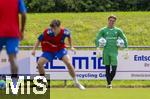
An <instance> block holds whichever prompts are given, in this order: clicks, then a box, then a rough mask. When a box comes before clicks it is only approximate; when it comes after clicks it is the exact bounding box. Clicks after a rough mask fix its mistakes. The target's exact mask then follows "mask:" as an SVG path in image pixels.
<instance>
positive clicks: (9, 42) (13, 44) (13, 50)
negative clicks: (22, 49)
mask: <svg viewBox="0 0 150 99" xmlns="http://www.w3.org/2000/svg"><path fill="white" fill-rule="evenodd" d="M4 46H5V47H6V51H7V54H8V55H10V54H17V53H18V51H19V39H18V38H0V51H2V49H3V47H4Z"/></svg>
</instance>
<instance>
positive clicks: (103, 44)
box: [98, 37, 107, 47]
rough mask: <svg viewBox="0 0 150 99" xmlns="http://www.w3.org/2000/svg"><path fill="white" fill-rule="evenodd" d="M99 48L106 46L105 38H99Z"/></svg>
mask: <svg viewBox="0 0 150 99" xmlns="http://www.w3.org/2000/svg"><path fill="white" fill-rule="evenodd" d="M98 41H99V47H104V46H105V45H106V42H107V41H106V39H105V38H103V37H102V38H100V39H99V40H98Z"/></svg>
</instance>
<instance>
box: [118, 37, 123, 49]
mask: <svg viewBox="0 0 150 99" xmlns="http://www.w3.org/2000/svg"><path fill="white" fill-rule="evenodd" d="M117 46H118V47H124V40H123V39H121V38H120V37H119V38H118V40H117Z"/></svg>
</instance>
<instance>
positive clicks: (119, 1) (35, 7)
mask: <svg viewBox="0 0 150 99" xmlns="http://www.w3.org/2000/svg"><path fill="white" fill-rule="evenodd" d="M24 1H25V3H26V6H27V10H28V12H99V11H101V12H105V11H150V0H24Z"/></svg>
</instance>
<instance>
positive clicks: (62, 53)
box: [32, 20, 85, 90]
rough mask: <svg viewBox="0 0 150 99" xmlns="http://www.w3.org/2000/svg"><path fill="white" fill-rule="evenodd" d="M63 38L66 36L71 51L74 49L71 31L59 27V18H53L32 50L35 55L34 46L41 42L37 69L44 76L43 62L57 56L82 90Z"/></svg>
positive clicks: (82, 88) (82, 87)
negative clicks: (40, 53)
mask: <svg viewBox="0 0 150 99" xmlns="http://www.w3.org/2000/svg"><path fill="white" fill-rule="evenodd" d="M65 38H68V42H69V45H70V47H71V50H72V51H75V49H74V47H73V45H72V38H71V33H70V31H69V30H67V29H65V28H61V22H60V21H59V20H53V21H52V22H51V23H50V28H48V29H46V30H45V31H44V32H43V33H42V34H41V35H40V36H39V37H38V40H37V42H36V43H35V46H34V48H33V51H32V55H34V56H35V53H36V48H37V47H38V46H39V44H40V43H41V46H42V51H43V54H42V55H41V57H40V58H39V60H38V62H37V64H38V66H37V67H38V70H39V73H40V75H41V76H45V70H44V66H43V65H44V64H45V63H47V62H49V61H52V60H53V59H54V58H59V59H60V60H62V61H63V62H64V63H65V65H66V66H67V68H68V70H69V73H70V75H71V77H72V78H73V81H74V84H75V86H76V87H78V88H79V89H81V90H84V89H85V88H84V86H82V85H81V84H80V83H79V81H78V79H77V77H76V74H75V70H74V68H73V66H72V64H71V61H70V57H69V55H68V51H67V49H66V44H65Z"/></svg>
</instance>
